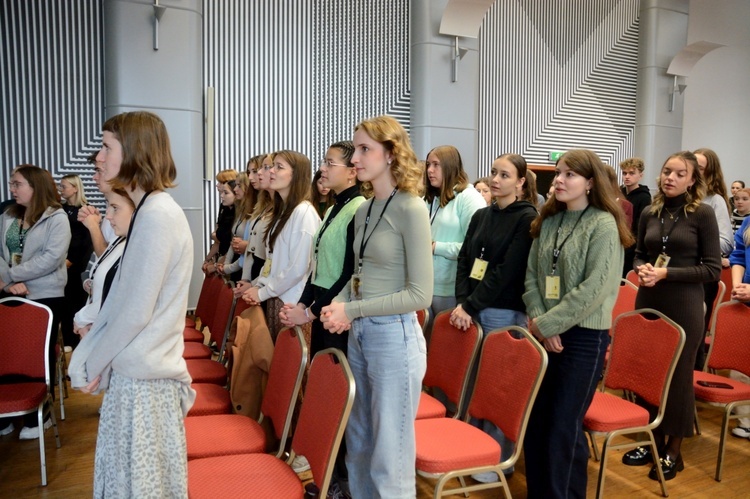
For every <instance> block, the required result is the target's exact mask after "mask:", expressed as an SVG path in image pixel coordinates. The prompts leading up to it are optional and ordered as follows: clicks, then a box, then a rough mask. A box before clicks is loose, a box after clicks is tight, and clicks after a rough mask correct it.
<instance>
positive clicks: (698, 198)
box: [650, 151, 706, 216]
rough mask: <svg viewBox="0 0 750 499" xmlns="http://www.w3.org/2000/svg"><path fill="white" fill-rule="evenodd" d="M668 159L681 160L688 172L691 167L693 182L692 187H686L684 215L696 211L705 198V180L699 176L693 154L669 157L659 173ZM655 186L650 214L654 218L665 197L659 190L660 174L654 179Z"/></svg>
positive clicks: (683, 153) (682, 153)
mask: <svg viewBox="0 0 750 499" xmlns="http://www.w3.org/2000/svg"><path fill="white" fill-rule="evenodd" d="M670 159H679V160H682V162H683V163H685V166H687V167H688V171H690V168H691V167H692V169H693V171H692V175H693V180H694V181H695V182H693V185H691V186H690V187H688V190H687V193H686V199H685V200H686V203H685V213H693V212H694V211H695V210H696V209H698V206H699V205H700V204H701V202H702V201H703V198H705V197H706V180H705V179H704V178H703V175H701V170H700V168H698V160H697V159H696V157H695V154H693V153H692V152H690V151H680V152H676V153H674V154H672V155H670V156H669V157H668V158H667V159H666V160H665V161H664V164H663V165H661V170H660V172H661V171H664V167H665V166H666V165H667V163H668V162H669V160H670ZM656 185H657V187H658V188H659V190H658V191H656V194H654V199H653V200H652V201H651V210H650V212H651V213H652V214H654V215H656V216H660V215H661V210H662V208H664V198H665V197H666V196H665V194H664V191H662V190H661V173H659V177H658V178H657V179H656Z"/></svg>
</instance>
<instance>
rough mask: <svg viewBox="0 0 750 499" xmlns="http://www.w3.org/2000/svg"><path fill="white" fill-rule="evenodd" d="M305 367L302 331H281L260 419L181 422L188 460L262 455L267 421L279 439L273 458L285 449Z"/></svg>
mask: <svg viewBox="0 0 750 499" xmlns="http://www.w3.org/2000/svg"><path fill="white" fill-rule="evenodd" d="M306 366H307V345H306V343H305V339H304V336H303V335H302V330H301V329H300V328H299V327H295V328H294V329H283V330H282V331H281V332H280V333H279V336H278V337H277V338H276V347H275V349H274V354H273V360H272V361H271V366H270V368H269V372H268V383H267V385H266V390H265V392H264V393H263V402H262V403H261V414H260V419H259V420H258V421H255V420H254V419H251V418H249V417H247V416H243V415H240V414H217V415H211V416H200V417H189V418H185V437H186V440H187V455H188V460H191V459H199V458H204V457H211V456H227V455H232V454H251V453H255V452H265V451H266V448H267V446H268V445H267V443H266V435H265V431H264V430H263V428H262V427H261V425H260V423H262V422H263V419H265V418H270V419H271V425H272V427H273V431H274V434H275V436H276V438H277V439H279V449H278V451H277V452H276V457H280V456H281V455H282V454H283V452H284V449H285V447H286V439H287V437H288V435H289V430H290V428H291V424H292V413H293V412H294V405H295V403H296V402H297V396H298V395H299V391H300V387H301V386H302V375H303V374H304V372H305V367H306Z"/></svg>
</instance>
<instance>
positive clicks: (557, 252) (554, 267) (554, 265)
mask: <svg viewBox="0 0 750 499" xmlns="http://www.w3.org/2000/svg"><path fill="white" fill-rule="evenodd" d="M589 206H591V205H590V204H589V205H586V208H585V209H584V210H583V211H582V212H581V214H580V215H578V220H576V223H575V224H573V228H572V229H570V232H569V233H568V235H567V236H565V239H563V242H562V243H560V246H558V245H557V238H559V237H560V232H561V231H562V223H563V221H564V220H565V215H566V214H567V211H566V212H565V213H563V216H562V217H560V225H558V226H557V233H556V234H555V249H553V250H552V275H555V271H557V259H558V258H559V257H560V251H562V248H563V246H565V243H566V242H568V239H570V236H571V235H572V234H573V232H575V230H576V227H578V222H580V221H581V219H582V218H583V215H584V214H586V211H588V209H589Z"/></svg>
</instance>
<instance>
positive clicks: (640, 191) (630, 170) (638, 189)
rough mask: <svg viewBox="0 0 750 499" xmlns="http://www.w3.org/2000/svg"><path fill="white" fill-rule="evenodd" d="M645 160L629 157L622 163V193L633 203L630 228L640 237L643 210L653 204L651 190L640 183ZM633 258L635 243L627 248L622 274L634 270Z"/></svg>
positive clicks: (624, 274)
mask: <svg viewBox="0 0 750 499" xmlns="http://www.w3.org/2000/svg"><path fill="white" fill-rule="evenodd" d="M643 170H644V166H643V160H642V159H641V158H628V159H626V160H624V161H622V162H621V163H620V171H621V172H622V184H623V185H622V187H620V190H622V193H623V194H624V195H625V197H626V198H627V200H628V201H630V202H631V203H632V204H633V224H632V225H631V227H630V230H632V231H633V235H634V236H635V237H636V240H637V239H638V221H639V220H640V219H641V212H642V211H643V210H644V208H646V206H649V205H650V204H651V192H650V191H649V190H648V187H646V186H645V185H641V184H639V182H640V181H641V179H642V178H643ZM633 258H635V245H633V246H631V247H630V248H625V265H624V267H623V270H622V276H623V277H625V276H626V275H627V273H628V271H630V270H633Z"/></svg>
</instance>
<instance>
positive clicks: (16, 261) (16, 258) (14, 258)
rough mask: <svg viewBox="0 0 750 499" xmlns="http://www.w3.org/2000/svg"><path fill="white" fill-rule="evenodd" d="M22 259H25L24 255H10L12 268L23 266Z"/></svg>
mask: <svg viewBox="0 0 750 499" xmlns="http://www.w3.org/2000/svg"><path fill="white" fill-rule="evenodd" d="M21 258H23V255H22V254H21V253H13V254H12V255H10V261H11V264H10V266H11V267H15V266H16V265H21Z"/></svg>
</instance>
